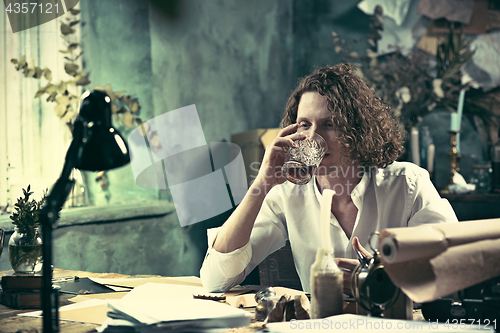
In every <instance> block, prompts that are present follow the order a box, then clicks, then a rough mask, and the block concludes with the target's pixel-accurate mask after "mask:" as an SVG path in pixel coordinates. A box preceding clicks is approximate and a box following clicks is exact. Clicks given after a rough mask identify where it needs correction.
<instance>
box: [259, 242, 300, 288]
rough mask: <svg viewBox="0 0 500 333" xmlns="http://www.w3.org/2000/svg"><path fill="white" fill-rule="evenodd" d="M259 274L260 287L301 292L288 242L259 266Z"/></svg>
mask: <svg viewBox="0 0 500 333" xmlns="http://www.w3.org/2000/svg"><path fill="white" fill-rule="evenodd" d="M259 274H260V284H261V285H264V286H273V287H287V288H292V289H297V290H302V284H301V283H300V279H299V275H298V274H297V271H296V269H295V264H294V262H293V256H292V249H291V247H290V242H289V241H287V242H286V244H285V246H284V247H282V248H281V249H279V250H278V251H276V252H274V253H271V254H270V255H269V256H268V257H267V258H266V259H264V260H263V261H262V262H261V263H260V264H259Z"/></svg>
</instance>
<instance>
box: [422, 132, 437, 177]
mask: <svg viewBox="0 0 500 333" xmlns="http://www.w3.org/2000/svg"><path fill="white" fill-rule="evenodd" d="M433 143H434V142H433V141H432V136H431V132H430V131H429V127H427V126H422V128H421V129H420V166H421V167H423V168H428V156H427V155H428V154H427V153H428V148H429V146H430V145H431V144H433Z"/></svg>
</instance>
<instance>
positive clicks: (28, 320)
mask: <svg viewBox="0 0 500 333" xmlns="http://www.w3.org/2000/svg"><path fill="white" fill-rule="evenodd" d="M7 272H8V271H3V272H0V275H2V276H3V275H5V274H7ZM53 275H54V277H55V278H57V277H65V276H78V277H95V278H127V277H133V278H139V277H154V276H152V275H133V276H131V275H124V274H115V273H90V272H84V271H72V270H63V269H54V274H53ZM74 296H75V295H71V294H63V293H61V294H59V304H60V306H64V305H68V304H73V303H72V302H70V301H69V300H68V299H70V298H72V297H74ZM32 311H33V310H15V309H11V308H9V307H6V306H4V305H1V304H0V328H1V331H2V332H5V333H7V332H9V333H10V332H12V333H16V332H21V333H38V332H40V333H41V332H42V318H34V317H24V316H18V315H17V314H19V313H23V312H32ZM413 319H414V320H424V319H423V317H422V314H421V313H420V312H419V311H416V312H415V311H414V313H413ZM98 326H99V325H95V324H86V323H80V322H71V321H66V320H60V321H59V327H60V332H62V333H94V332H96V327H98ZM260 328H262V323H260V322H256V323H252V324H251V325H250V326H249V327H242V328H237V329H228V331H227V332H228V333H253V332H256V331H257V330H258V329H260Z"/></svg>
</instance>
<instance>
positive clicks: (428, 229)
mask: <svg viewBox="0 0 500 333" xmlns="http://www.w3.org/2000/svg"><path fill="white" fill-rule="evenodd" d="M379 249H380V254H381V260H382V262H383V263H384V267H385V269H386V271H387V274H389V276H390V277H391V279H392V281H393V282H394V284H396V285H397V286H398V287H400V288H401V289H402V290H403V291H404V292H405V294H406V295H408V297H410V298H411V299H412V300H413V301H415V302H429V301H432V300H435V299H437V298H439V297H443V296H447V295H449V294H452V293H454V292H456V291H458V290H461V289H464V288H467V287H470V286H472V285H475V284H477V283H480V282H482V281H485V280H487V279H490V278H492V277H495V276H499V275H500V219H490V220H481V221H469V222H460V223H446V224H427V225H421V226H417V227H409V228H390V229H385V230H383V231H382V232H381V234H380V241H379Z"/></svg>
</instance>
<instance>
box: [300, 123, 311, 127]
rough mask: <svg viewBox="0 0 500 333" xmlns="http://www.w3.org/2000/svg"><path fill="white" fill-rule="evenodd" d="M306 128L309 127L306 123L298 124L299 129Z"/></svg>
mask: <svg viewBox="0 0 500 333" xmlns="http://www.w3.org/2000/svg"><path fill="white" fill-rule="evenodd" d="M307 126H309V125H308V124H306V123H300V124H299V127H307Z"/></svg>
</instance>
